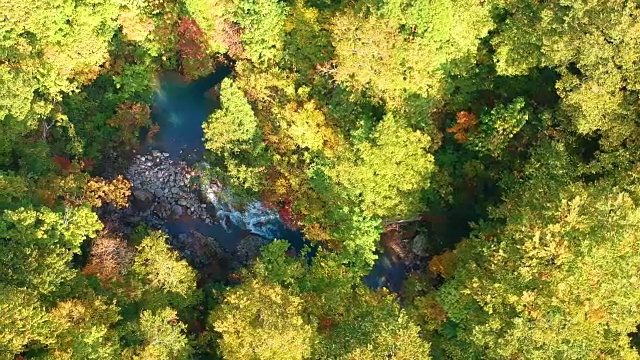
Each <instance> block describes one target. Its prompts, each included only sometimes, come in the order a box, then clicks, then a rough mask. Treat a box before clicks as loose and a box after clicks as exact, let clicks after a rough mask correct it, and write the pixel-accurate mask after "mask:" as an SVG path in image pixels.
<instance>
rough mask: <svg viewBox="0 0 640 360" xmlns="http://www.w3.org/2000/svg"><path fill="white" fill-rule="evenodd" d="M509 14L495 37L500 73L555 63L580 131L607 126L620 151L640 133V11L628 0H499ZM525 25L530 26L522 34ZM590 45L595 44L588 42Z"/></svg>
mask: <svg viewBox="0 0 640 360" xmlns="http://www.w3.org/2000/svg"><path fill="white" fill-rule="evenodd" d="M495 3H496V5H497V8H498V9H500V11H501V12H502V13H504V14H505V15H506V16H505V18H506V19H505V21H504V22H503V23H501V24H500V26H499V30H498V32H497V33H496V36H495V37H494V38H493V39H492V42H493V45H494V47H495V48H496V54H495V62H496V67H497V70H498V72H499V73H500V74H505V75H516V74H526V73H527V72H529V71H530V69H531V68H533V67H541V66H550V67H554V68H556V69H557V70H558V71H559V72H560V74H561V75H562V78H561V79H560V81H559V82H558V84H557V89H558V94H559V95H560V96H561V97H562V103H561V107H562V109H563V110H564V111H565V112H566V113H567V115H568V117H569V119H570V121H571V122H570V123H571V124H572V127H573V128H575V130H577V131H578V132H579V133H581V134H593V133H596V132H600V133H601V134H602V135H603V137H602V141H601V144H602V145H603V146H604V147H605V148H607V149H613V148H615V147H616V146H618V145H619V144H621V143H622V142H623V141H624V140H625V139H626V138H628V137H629V136H630V135H632V134H634V133H637V122H636V121H635V118H636V117H637V107H636V106H635V100H634V99H635V97H637V92H638V84H639V83H638V74H637V67H636V66H635V63H636V62H637V61H638V56H639V54H638V52H637V51H635V49H636V48H637V44H638V41H639V40H640V37H639V36H638V33H637V31H636V30H635V29H636V23H637V19H638V16H639V15H640V12H639V11H640V10H639V9H638V7H637V5H636V4H632V3H628V2H625V1H601V0H589V1H579V2H566V1H548V2H544V3H540V2H536V1H525V2H522V1H511V0H496V1H495ZM523 26H527V28H529V29H531V31H530V32H526V33H525V32H523V31H522V29H523ZM584 44H589V46H584Z"/></svg>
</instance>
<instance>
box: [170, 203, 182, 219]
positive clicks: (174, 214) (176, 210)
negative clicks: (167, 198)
mask: <svg viewBox="0 0 640 360" xmlns="http://www.w3.org/2000/svg"><path fill="white" fill-rule="evenodd" d="M183 213H184V210H183V209H182V206H180V205H173V206H172V207H171V214H170V215H169V219H170V220H178V219H179V218H180V216H182V214H183Z"/></svg>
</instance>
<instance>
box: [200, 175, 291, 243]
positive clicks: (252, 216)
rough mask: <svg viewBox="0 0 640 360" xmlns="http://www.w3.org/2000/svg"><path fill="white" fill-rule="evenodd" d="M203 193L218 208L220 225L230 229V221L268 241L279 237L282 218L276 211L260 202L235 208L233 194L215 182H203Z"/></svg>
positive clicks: (217, 213)
mask: <svg viewBox="0 0 640 360" xmlns="http://www.w3.org/2000/svg"><path fill="white" fill-rule="evenodd" d="M201 190H202V192H203V194H205V196H206V198H207V201H208V202H209V203H211V204H212V205H213V206H215V208H216V216H217V218H218V220H219V221H220V224H221V225H222V226H223V227H225V229H227V228H228V226H229V225H230V224H229V221H230V222H231V223H233V224H234V225H236V226H238V227H240V228H241V229H245V230H249V231H251V232H252V233H253V234H256V235H260V236H262V237H264V238H267V239H274V238H277V237H278V236H279V233H280V231H279V227H278V225H279V224H280V216H279V215H278V213H277V212H276V211H274V210H271V209H268V208H266V207H265V206H264V205H263V204H262V203H261V202H260V201H252V202H250V203H248V204H246V205H245V206H243V207H242V208H241V209H238V208H236V206H234V199H233V195H232V194H231V192H230V191H229V190H228V189H226V188H224V187H223V186H222V185H220V184H219V183H216V182H215V181H213V182H212V181H203V183H202V189H201Z"/></svg>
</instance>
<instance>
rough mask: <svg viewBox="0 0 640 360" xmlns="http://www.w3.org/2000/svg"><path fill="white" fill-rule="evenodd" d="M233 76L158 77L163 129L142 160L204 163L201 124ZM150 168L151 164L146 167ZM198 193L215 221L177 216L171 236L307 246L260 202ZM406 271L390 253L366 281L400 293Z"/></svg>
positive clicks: (158, 117) (226, 244)
mask: <svg viewBox="0 0 640 360" xmlns="http://www.w3.org/2000/svg"><path fill="white" fill-rule="evenodd" d="M231 71H232V70H231V68H228V67H222V68H220V69H218V70H217V71H216V72H215V73H213V74H211V75H209V76H207V77H204V78H201V79H197V80H195V81H192V82H190V83H187V82H185V81H184V80H183V78H182V77H181V76H180V75H178V74H176V73H165V74H163V75H162V76H160V77H159V78H158V80H157V89H156V92H155V94H154V99H153V107H152V120H153V122H154V123H155V124H158V125H159V126H160V130H159V132H158V133H157V134H156V135H155V136H154V137H153V138H152V140H150V141H149V142H148V143H147V144H146V146H145V148H144V149H142V150H143V155H142V156H144V155H145V154H150V153H154V154H155V155H156V156H157V155H158V153H160V152H161V153H162V154H164V156H166V158H167V159H166V160H165V161H169V162H175V164H178V163H184V164H186V165H187V166H193V165H195V164H198V163H199V162H201V161H202V158H203V154H204V151H205V149H204V143H203V136H204V133H203V130H202V124H203V122H204V121H206V119H207V118H208V116H209V115H210V114H212V113H213V112H214V111H215V110H216V109H218V108H219V105H220V104H219V100H218V98H217V97H216V96H215V95H212V93H213V92H212V91H209V90H210V89H212V88H214V87H215V86H216V85H217V84H219V83H220V82H221V81H222V80H223V79H224V78H225V77H226V76H228V75H230V74H231ZM147 158H151V157H147ZM160 158H162V157H161V156H160ZM143 159H144V158H143ZM153 159H155V158H153ZM150 164H151V163H149V162H147V165H150ZM150 166H151V165H150ZM163 174H164V173H161V174H160V175H155V176H164V175H163ZM200 191H201V194H200V197H201V198H202V197H204V198H205V199H203V200H204V201H205V202H207V203H208V205H207V206H210V207H211V208H214V210H213V211H214V213H215V219H216V221H208V220H205V219H202V218H200V217H197V216H193V215H194V214H195V213H194V214H191V213H190V214H189V216H180V217H176V218H174V219H173V220H167V221H166V222H165V223H164V224H163V226H162V227H163V229H164V230H165V231H166V232H167V233H168V234H169V235H170V236H172V237H178V236H180V235H181V234H189V233H190V232H192V231H193V230H195V231H197V232H198V233H200V234H202V235H204V236H207V237H211V238H214V239H215V240H216V241H217V242H218V243H219V245H220V246H221V247H223V248H224V249H225V250H226V251H229V252H233V251H235V250H236V248H237V247H238V244H240V243H241V241H242V239H243V238H245V237H247V236H248V235H250V234H254V235H259V236H260V237H262V238H264V239H266V241H271V240H273V239H284V240H287V241H288V242H289V243H290V244H291V246H292V247H293V248H294V249H295V250H296V252H297V253H299V252H300V250H301V249H302V248H303V247H304V245H308V244H309V243H308V242H307V241H305V239H304V235H303V233H302V232H300V231H296V230H292V229H290V228H288V227H286V226H285V225H284V224H283V222H282V221H281V220H280V218H279V215H278V213H277V212H275V211H273V210H270V209H267V208H265V207H264V206H263V205H262V204H261V203H260V202H259V201H258V200H256V201H254V202H251V203H250V204H248V205H247V206H245V207H244V208H243V209H236V208H234V206H233V205H231V204H230V202H225V201H223V200H221V196H220V194H221V193H224V192H225V189H224V188H214V189H212V188H210V187H209V188H201V189H200ZM226 195H227V196H224V198H225V199H229V198H230V197H231V198H232V196H231V195H230V194H226ZM202 206H203V207H204V206H205V205H204V204H203V205H202ZM185 215H186V214H185ZM405 270H406V269H405V265H404V263H403V262H401V261H395V260H394V257H393V256H390V255H388V254H380V256H379V258H378V261H377V262H376V264H375V265H374V267H373V269H372V270H371V273H370V274H369V275H368V276H366V277H365V278H364V279H363V281H364V282H365V284H367V286H369V287H370V288H374V289H375V288H380V287H386V288H388V289H389V290H391V291H395V292H397V291H399V290H400V288H401V285H402V282H403V281H404V279H405V277H406V272H405Z"/></svg>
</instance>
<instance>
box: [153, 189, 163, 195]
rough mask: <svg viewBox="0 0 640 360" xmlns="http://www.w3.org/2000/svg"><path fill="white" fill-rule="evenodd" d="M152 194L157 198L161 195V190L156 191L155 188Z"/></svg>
mask: <svg viewBox="0 0 640 360" xmlns="http://www.w3.org/2000/svg"><path fill="white" fill-rule="evenodd" d="M153 193H154V194H155V195H156V196H157V197H160V196H162V195H163V192H162V189H158V188H156V189H155V190H153Z"/></svg>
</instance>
